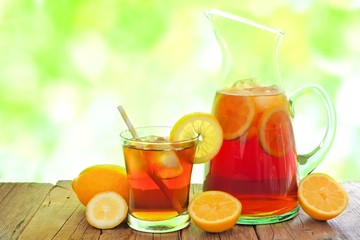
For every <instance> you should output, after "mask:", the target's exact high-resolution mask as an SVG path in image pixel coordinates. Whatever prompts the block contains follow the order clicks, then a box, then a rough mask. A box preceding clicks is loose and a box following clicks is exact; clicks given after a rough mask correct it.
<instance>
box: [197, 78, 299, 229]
mask: <svg viewBox="0 0 360 240" xmlns="http://www.w3.org/2000/svg"><path fill="white" fill-rule="evenodd" d="M241 84H242V82H237V83H235V84H234V85H233V87H231V88H226V89H222V90H219V91H217V92H216V95H215V99H214V103H213V109H212V113H213V114H214V115H215V117H216V118H217V119H218V120H219V122H220V124H221V126H222V128H223V132H224V140H223V145H222V147H221V150H220V152H219V153H218V154H217V156H216V157H215V158H214V159H212V160H211V162H210V164H209V165H208V166H207V168H208V169H207V171H208V172H207V174H206V179H205V182H204V189H205V190H212V189H217V190H222V191H226V192H229V193H231V194H232V195H234V196H235V197H237V198H238V199H239V200H240V201H241V203H242V204H243V210H242V217H245V218H246V217H250V218H251V217H262V216H263V217H269V216H279V215H282V214H286V213H289V212H291V211H292V210H294V209H297V206H298V200H297V182H296V179H297V178H296V174H297V154H296V149H295V143H294V135H293V129H292V124H291V118H290V108H289V102H288V100H287V98H286V96H285V95H284V93H283V92H282V91H281V90H280V89H279V88H277V87H276V86H269V87H261V86H257V85H254V86H247V87H245V88H244V87H241V86H237V85H241ZM249 223H251V222H249Z"/></svg>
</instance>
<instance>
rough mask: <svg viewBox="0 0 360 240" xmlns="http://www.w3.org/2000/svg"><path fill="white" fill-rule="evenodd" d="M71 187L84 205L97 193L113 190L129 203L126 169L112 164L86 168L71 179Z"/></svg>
mask: <svg viewBox="0 0 360 240" xmlns="http://www.w3.org/2000/svg"><path fill="white" fill-rule="evenodd" d="M72 188H73V190H74V192H75V193H76V195H77V197H78V198H79V200H80V202H81V203H82V204H84V205H85V206H86V205H87V203H88V202H89V201H90V199H91V198H93V197H94V196H95V195H96V194H97V193H100V192H105V191H114V192H117V193H119V194H120V195H121V196H122V197H123V198H124V199H125V201H126V202H127V203H129V184H128V180H127V174H126V169H125V168H123V167H121V166H118V165H113V164H99V165H94V166H91V167H88V168H86V169H85V170H83V171H82V172H81V173H80V174H79V176H78V177H77V178H75V179H74V180H73V181H72Z"/></svg>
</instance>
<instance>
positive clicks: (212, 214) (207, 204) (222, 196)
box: [188, 191, 242, 233]
mask: <svg viewBox="0 0 360 240" xmlns="http://www.w3.org/2000/svg"><path fill="white" fill-rule="evenodd" d="M241 209H242V205H241V203H240V201H239V200H238V199H237V198H235V197H234V196H232V195H231V194H229V193H226V192H222V191H205V192H202V193H200V194H198V195H196V196H195V197H194V198H193V199H192V200H191V202H190V204H189V207H188V212H189V215H190V217H191V219H192V220H193V222H194V223H195V224H196V225H197V226H198V227H200V228H201V229H203V230H205V231H207V232H214V233H216V232H223V231H226V230H228V229H230V228H231V227H233V226H234V225H235V224H236V221H237V220H238V218H239V217H240V214H241Z"/></svg>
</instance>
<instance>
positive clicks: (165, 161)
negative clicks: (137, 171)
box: [143, 150, 183, 179]
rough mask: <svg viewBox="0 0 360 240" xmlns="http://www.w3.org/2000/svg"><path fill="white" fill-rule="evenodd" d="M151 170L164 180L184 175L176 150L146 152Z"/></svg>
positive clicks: (145, 155)
mask: <svg viewBox="0 0 360 240" xmlns="http://www.w3.org/2000/svg"><path fill="white" fill-rule="evenodd" d="M143 154H144V157H145V158H146V159H147V163H148V165H149V167H150V169H151V170H152V171H153V172H155V173H156V174H157V175H158V176H159V177H160V178H162V179H169V178H175V177H178V176H180V175H181V174H182V172H183V168H182V166H181V163H180V160H179V158H178V156H177V154H176V152H175V151H174V150H170V151H144V152H143Z"/></svg>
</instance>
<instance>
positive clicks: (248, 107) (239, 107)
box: [213, 93, 255, 140]
mask: <svg viewBox="0 0 360 240" xmlns="http://www.w3.org/2000/svg"><path fill="white" fill-rule="evenodd" d="M213 114H214V116H215V117H216V118H217V119H218V120H219V123H220V125H221V127H222V129H223V131H224V139H226V140H231V139H235V138H238V137H240V136H241V135H242V134H244V133H245V132H246V130H247V129H248V128H249V127H250V125H251V123H252V121H253V119H254V116H255V104H254V102H253V100H252V99H251V98H250V97H248V96H244V97H242V96H239V95H235V94H231V93H230V94H222V93H217V94H216V96H215V100H214V105H213Z"/></svg>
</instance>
